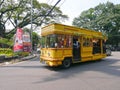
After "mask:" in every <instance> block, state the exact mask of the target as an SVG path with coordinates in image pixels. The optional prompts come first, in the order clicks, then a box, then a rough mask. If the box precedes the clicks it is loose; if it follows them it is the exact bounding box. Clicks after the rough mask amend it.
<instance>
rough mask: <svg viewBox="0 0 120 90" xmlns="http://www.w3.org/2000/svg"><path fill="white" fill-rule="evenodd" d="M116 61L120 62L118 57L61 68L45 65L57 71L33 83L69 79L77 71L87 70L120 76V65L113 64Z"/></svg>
mask: <svg viewBox="0 0 120 90" xmlns="http://www.w3.org/2000/svg"><path fill="white" fill-rule="evenodd" d="M118 61H119V62H120V60H119V59H111V58H106V59H103V60H101V61H92V62H85V63H79V64H74V65H72V67H71V68H69V69H63V68H61V67H58V68H50V67H45V68H46V69H49V70H51V71H55V72H57V73H55V74H53V75H52V76H48V77H45V78H43V79H42V80H40V81H38V82H35V83H45V82H51V81H55V80H59V79H70V78H71V77H74V76H76V75H78V73H81V74H82V73H85V72H87V71H97V72H102V73H105V74H109V75H112V76H117V77H120V66H119V65H118V66H115V65H114V64H115V63H117V62H118ZM93 77H94V76H93ZM102 78H104V77H102Z"/></svg>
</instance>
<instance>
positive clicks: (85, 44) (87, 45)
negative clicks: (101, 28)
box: [83, 38, 92, 47]
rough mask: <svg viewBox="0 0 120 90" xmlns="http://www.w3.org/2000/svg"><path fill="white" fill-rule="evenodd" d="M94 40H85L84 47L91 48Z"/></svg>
mask: <svg viewBox="0 0 120 90" xmlns="http://www.w3.org/2000/svg"><path fill="white" fill-rule="evenodd" d="M91 42H92V40H91V39H90V38H83V46H85V47H89V46H92V43H91Z"/></svg>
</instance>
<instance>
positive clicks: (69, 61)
mask: <svg viewBox="0 0 120 90" xmlns="http://www.w3.org/2000/svg"><path fill="white" fill-rule="evenodd" d="M62 66H63V68H69V67H70V66H71V60H70V59H65V60H64V61H63V62H62Z"/></svg>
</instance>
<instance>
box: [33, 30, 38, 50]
mask: <svg viewBox="0 0 120 90" xmlns="http://www.w3.org/2000/svg"><path fill="white" fill-rule="evenodd" d="M39 39H40V36H39V35H38V34H37V33H35V32H33V33H32V46H33V49H35V48H34V47H35V46H37V45H38V44H39V42H40V40H39Z"/></svg>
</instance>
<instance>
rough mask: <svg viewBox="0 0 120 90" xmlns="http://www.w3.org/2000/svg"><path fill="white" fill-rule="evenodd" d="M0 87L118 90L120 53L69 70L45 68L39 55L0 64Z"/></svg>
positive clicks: (7, 89) (2, 89)
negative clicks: (7, 63) (16, 61)
mask: <svg viewBox="0 0 120 90" xmlns="http://www.w3.org/2000/svg"><path fill="white" fill-rule="evenodd" d="M0 90H120V52H114V53H113V54H112V56H109V57H107V58H105V59H103V60H102V61H95V62H87V63H80V64H75V65H73V66H72V67H71V68H69V69H62V68H60V67H59V68H49V67H47V66H46V65H43V64H41V63H39V57H37V58H35V59H32V60H28V61H23V62H19V63H15V64H9V65H4V66H0Z"/></svg>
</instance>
